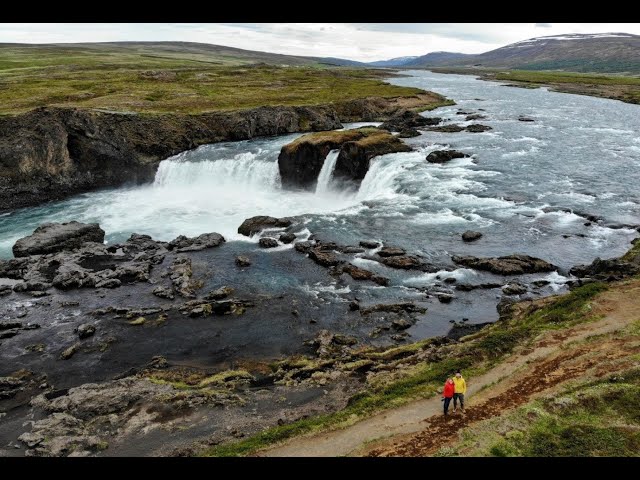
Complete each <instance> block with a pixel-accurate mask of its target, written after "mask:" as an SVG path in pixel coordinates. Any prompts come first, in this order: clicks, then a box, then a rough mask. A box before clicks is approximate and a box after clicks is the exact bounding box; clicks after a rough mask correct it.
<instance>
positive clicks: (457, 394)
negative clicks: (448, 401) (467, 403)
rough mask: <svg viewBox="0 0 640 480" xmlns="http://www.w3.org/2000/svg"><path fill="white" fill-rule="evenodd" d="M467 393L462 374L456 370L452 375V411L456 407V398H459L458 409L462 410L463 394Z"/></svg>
mask: <svg viewBox="0 0 640 480" xmlns="http://www.w3.org/2000/svg"><path fill="white" fill-rule="evenodd" d="M465 393H467V382H465V381H464V378H462V374H461V373H460V372H459V371H458V372H456V376H455V377H453V411H454V412H455V411H456V410H457V409H458V400H460V410H462V411H463V412H464V394H465Z"/></svg>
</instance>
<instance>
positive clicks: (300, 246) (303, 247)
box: [294, 242, 313, 253]
mask: <svg viewBox="0 0 640 480" xmlns="http://www.w3.org/2000/svg"><path fill="white" fill-rule="evenodd" d="M311 247H313V243H311V242H298V243H296V244H295V245H294V248H295V249H296V252H300V253H308V252H309V250H311Z"/></svg>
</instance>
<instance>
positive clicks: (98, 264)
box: [0, 225, 217, 295]
mask: <svg viewBox="0 0 640 480" xmlns="http://www.w3.org/2000/svg"><path fill="white" fill-rule="evenodd" d="M92 228H93V227H92ZM95 229H96V230H98V231H99V232H102V230H101V229H100V228H99V227H98V226H97V225H96V226H95ZM216 235H217V234H216ZM76 240H77V239H76ZM66 245H67V246H69V245H73V246H75V245H77V243H73V244H69V243H67V244H66ZM167 245H168V244H167V243H165V242H156V241H154V240H153V239H152V238H151V237H150V236H148V235H137V234H133V235H131V237H130V238H129V240H127V241H126V242H125V243H122V244H115V245H110V246H109V247H107V246H105V245H103V244H102V243H96V242H86V243H83V244H82V245H81V246H80V247H77V248H74V249H73V250H63V251H58V252H55V253H47V254H37V255H31V256H29V257H21V258H18V259H14V260H8V261H0V275H3V276H7V277H9V278H13V279H16V280H22V282H20V283H16V284H15V285H14V286H13V290H14V291H18V292H32V294H34V293H37V292H45V291H46V290H47V289H49V288H51V287H52V286H53V287H56V288H58V289H61V290H70V289H75V288H117V287H120V286H121V285H123V284H128V283H133V282H146V281H148V280H149V275H150V272H151V268H152V267H153V266H154V265H158V264H159V263H161V262H162V261H163V260H164V258H165V255H166V254H167V253H168V250H167ZM37 294H38V295H43V294H44V293H37Z"/></svg>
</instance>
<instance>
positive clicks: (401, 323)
mask: <svg viewBox="0 0 640 480" xmlns="http://www.w3.org/2000/svg"><path fill="white" fill-rule="evenodd" d="M412 325H413V324H412V323H411V322H410V321H408V320H407V319H406V318H397V319H395V320H393V321H392V322H391V328H393V329H394V330H406V329H407V328H410V327H411V326H412Z"/></svg>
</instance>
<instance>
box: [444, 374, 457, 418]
mask: <svg viewBox="0 0 640 480" xmlns="http://www.w3.org/2000/svg"><path fill="white" fill-rule="evenodd" d="M454 389H455V385H454V383H453V379H452V378H451V376H449V377H447V380H446V381H445V382H444V389H443V390H442V401H443V402H444V414H445V416H446V415H447V414H448V413H449V404H450V403H451V399H452V398H453V391H454Z"/></svg>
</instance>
